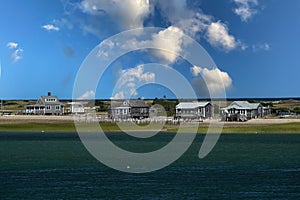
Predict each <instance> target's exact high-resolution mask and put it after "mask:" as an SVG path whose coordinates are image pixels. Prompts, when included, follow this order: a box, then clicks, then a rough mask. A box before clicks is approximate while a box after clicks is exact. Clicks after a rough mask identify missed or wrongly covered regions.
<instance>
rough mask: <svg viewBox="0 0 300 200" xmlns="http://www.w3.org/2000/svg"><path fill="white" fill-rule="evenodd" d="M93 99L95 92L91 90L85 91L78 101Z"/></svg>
mask: <svg viewBox="0 0 300 200" xmlns="http://www.w3.org/2000/svg"><path fill="white" fill-rule="evenodd" d="M94 98H95V92H94V91H93V90H90V91H86V92H85V93H84V94H82V95H81V96H80V97H79V98H78V99H83V100H86V99H94Z"/></svg>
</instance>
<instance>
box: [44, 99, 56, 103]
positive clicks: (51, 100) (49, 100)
mask: <svg viewBox="0 0 300 200" xmlns="http://www.w3.org/2000/svg"><path fill="white" fill-rule="evenodd" d="M46 102H56V99H55V98H48V99H46Z"/></svg>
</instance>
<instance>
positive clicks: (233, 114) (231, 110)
mask: <svg viewBox="0 0 300 200" xmlns="http://www.w3.org/2000/svg"><path fill="white" fill-rule="evenodd" d="M220 114H221V118H222V120H224V121H228V120H230V121H246V120H248V119H252V118H262V117H264V116H266V115H268V114H270V109H269V108H268V107H263V106H262V105H261V104H260V103H249V102H248V101H233V102H232V103H231V104H230V105H229V106H227V107H225V108H222V109H221V110H220Z"/></svg>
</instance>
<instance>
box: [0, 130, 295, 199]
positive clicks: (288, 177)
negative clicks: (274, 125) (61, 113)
mask: <svg viewBox="0 0 300 200" xmlns="http://www.w3.org/2000/svg"><path fill="white" fill-rule="evenodd" d="M107 135H109V137H110V139H111V140H113V141H114V142H115V143H116V144H118V145H119V146H120V147H122V145H123V148H128V149H134V148H137V151H140V150H143V147H145V148H146V149H145V150H147V151H148V150H150V149H151V148H153V149H157V148H160V147H162V146H164V145H165V144H167V143H168V142H169V141H170V140H171V139H172V138H173V136H174V134H172V133H160V134H158V135H157V136H155V137H153V138H152V139H150V140H149V141H145V142H144V143H141V141H140V140H134V139H132V138H130V137H127V136H124V135H123V134H121V133H108V134H107ZM203 138H204V135H203V134H198V135H197V136H196V138H195V141H194V143H193V144H192V145H191V147H190V148H189V149H188V151H187V152H186V153H185V154H184V155H183V156H182V157H181V158H180V159H178V160H177V161H176V162H174V163H173V164H171V165H170V166H168V167H166V168H164V169H162V170H159V171H155V172H150V173H145V174H129V173H124V172H119V171H116V170H113V169H110V168H108V167H107V166H105V165H103V164H102V163H100V162H99V161H97V160H96V159H94V158H93V157H92V156H91V155H90V154H89V153H88V152H87V150H86V149H85V148H84V146H83V145H82V143H81V142H80V139H79V137H78V135H77V134H76V133H43V134H42V133H5V132H2V133H0V199H1V200H2V199H293V200H294V199H300V134H223V135H221V137H220V139H219V141H218V143H217V144H216V146H215V148H214V149H213V150H212V151H211V153H210V154H209V155H208V156H206V157H205V158H204V159H199V158H198V152H199V148H200V146H201V143H202V140H203Z"/></svg>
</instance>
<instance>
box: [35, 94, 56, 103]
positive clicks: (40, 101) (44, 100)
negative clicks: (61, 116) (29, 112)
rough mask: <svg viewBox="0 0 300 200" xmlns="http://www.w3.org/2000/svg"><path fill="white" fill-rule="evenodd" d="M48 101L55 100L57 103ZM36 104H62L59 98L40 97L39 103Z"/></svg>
mask: <svg viewBox="0 0 300 200" xmlns="http://www.w3.org/2000/svg"><path fill="white" fill-rule="evenodd" d="M46 99H55V100H56V101H47V102H46ZM36 104H41V105H46V104H47V105H49V104H53V105H55V104H61V103H60V101H59V100H58V98H57V96H40V98H39V100H38V101H37V103H36Z"/></svg>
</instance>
